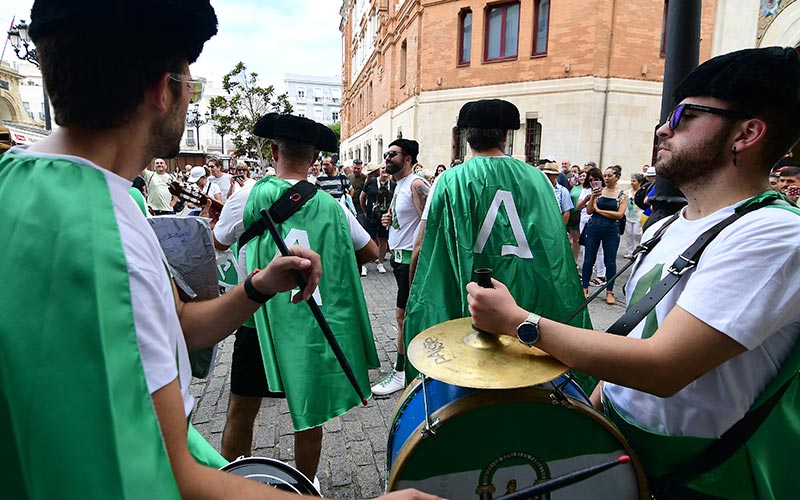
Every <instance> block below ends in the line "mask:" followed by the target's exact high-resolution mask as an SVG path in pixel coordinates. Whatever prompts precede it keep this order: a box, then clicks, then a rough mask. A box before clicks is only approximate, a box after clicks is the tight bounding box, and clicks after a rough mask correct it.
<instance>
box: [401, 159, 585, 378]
mask: <svg viewBox="0 0 800 500" xmlns="http://www.w3.org/2000/svg"><path fill="white" fill-rule="evenodd" d="M486 267H488V268H491V269H492V270H493V272H494V274H493V275H494V277H495V278H496V279H498V280H499V281H502V282H503V283H504V284H505V285H506V286H507V287H508V289H509V291H510V292H511V294H512V295H513V296H514V298H515V299H516V301H517V303H518V304H519V305H520V306H521V307H523V308H525V309H527V310H529V311H533V312H536V313H537V314H541V315H542V316H544V317H547V318H550V319H554V320H561V319H563V318H564V317H565V316H567V315H568V314H569V313H570V312H572V311H573V310H574V309H576V308H577V307H578V306H579V305H580V304H581V303H582V302H583V294H582V292H581V288H580V282H579V279H578V274H577V271H576V267H575V261H574V260H573V258H572V252H571V250H570V247H569V242H568V241H567V232H566V229H565V227H564V223H563V220H562V218H561V214H560V212H559V208H558V203H557V201H556V199H555V194H554V192H553V186H552V184H550V182H549V181H548V180H547V178H546V177H545V176H544V174H542V173H541V172H539V171H537V170H536V169H534V168H533V167H531V166H530V165H528V164H526V163H523V162H521V161H519V160H515V159H513V158H510V157H475V158H472V159H471V160H469V161H467V162H465V163H464V164H462V165H459V166H458V167H455V168H452V169H449V170H447V171H445V172H444V173H443V174H442V175H441V176H439V178H438V179H437V181H436V186H435V188H434V192H433V197H432V199H431V200H430V209H429V212H428V218H427V221H426V227H425V237H424V240H423V243H422V249H421V252H420V256H419V261H418V263H417V269H416V274H415V275H414V282H413V284H412V286H411V293H410V297H409V300H408V307H407V309H406V320H405V333H404V337H405V339H404V340H405V343H406V346H408V344H409V343H410V342H411V339H413V338H414V337H415V336H416V335H417V334H418V333H419V332H421V331H423V330H425V329H426V328H428V327H431V326H433V325H437V324H439V323H442V322H444V321H447V320H450V319H455V318H463V317H467V316H469V310H468V308H467V292H466V290H465V288H464V287H465V286H466V284H467V283H469V282H470V281H473V280H474V277H473V274H472V273H473V271H474V270H476V269H480V268H486ZM571 324H572V325H575V326H580V327H585V328H591V322H590V320H589V314H588V311H586V310H584V311H583V312H582V313H581V314H579V315H578V316H577V317H576V318H575V319H574V320H573V321H572V322H571ZM465 333H467V332H465ZM416 375H417V371H416V370H415V369H414V367H413V366H411V364H410V363H406V381H410V380H411V379H412V378H413V377H415V376H416Z"/></svg>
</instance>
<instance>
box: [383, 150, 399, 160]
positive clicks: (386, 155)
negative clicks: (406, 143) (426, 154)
mask: <svg viewBox="0 0 800 500" xmlns="http://www.w3.org/2000/svg"><path fill="white" fill-rule="evenodd" d="M399 154H402V153H401V152H400V151H395V150H394V149H392V150H389V151H387V152H385V153H383V159H384V160H388V159H389V158H394V157H395V156H397V155H399Z"/></svg>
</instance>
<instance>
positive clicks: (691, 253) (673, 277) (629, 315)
mask: <svg viewBox="0 0 800 500" xmlns="http://www.w3.org/2000/svg"><path fill="white" fill-rule="evenodd" d="M785 203H786V202H784V201H783V200H780V199H777V198H772V197H770V198H766V199H764V200H762V201H760V202H757V203H752V204H750V205H748V206H746V207H744V208H742V209H740V210H737V211H736V212H734V213H733V215H731V216H730V217H728V218H726V219H725V220H723V221H721V222H719V223H717V224H715V225H714V226H713V227H711V228H710V229H708V230H707V231H706V232H704V233H703V234H701V235H700V237H699V238H697V239H696V240H695V241H694V243H692V245H691V246H690V247H689V248H687V249H686V250H684V252H683V253H682V254H680V256H679V257H678V258H677V259H675V262H673V263H672V265H671V266H670V267H669V269H668V270H667V271H668V273H667V275H666V276H664V278H663V279H662V280H661V281H659V282H658V284H657V285H656V286H654V287H653V288H652V289H651V290H650V292H649V293H648V294H647V295H645V296H644V297H642V298H641V300H639V301H638V302H636V303H635V304H633V305H632V306H631V307H629V308H628V310H627V311H626V312H625V314H623V315H622V317H620V318H619V319H618V320H617V321H616V322H614V324H613V325H611V326H610V327H608V329H607V330H606V332H608V333H613V334H615V335H628V334H629V333H630V332H631V330H633V328H634V327H635V326H636V325H638V324H639V323H641V322H642V320H643V319H645V318H646V317H647V315H648V314H650V311H652V310H653V309H654V308H655V307H656V304H658V303H659V302H660V301H661V299H663V298H664V296H665V295H667V293H669V291H670V290H672V288H673V287H674V286H675V285H676V284H677V283H678V281H680V279H681V278H682V277H683V275H684V274H685V273H686V272H687V271H689V270H691V269H693V268H694V267H695V266H696V265H697V261H698V260H700V255H701V254H702V253H703V251H704V250H705V249H706V247H708V245H709V244H710V243H711V242H712V241H713V240H714V238H716V237H717V235H719V233H720V232H722V230H723V229H725V228H726V227H728V226H730V225H731V224H733V223H734V222H736V221H737V220H739V219H740V218H741V217H742V216H744V215H746V214H748V213H750V212H752V211H754V210H758V209H759V208H762V207H765V206H767V205H779V204H785ZM676 216H677V214H676V215H673V217H672V219H670V220H669V221H667V222H666V223H665V224H664V226H662V227H661V228H660V229H659V231H658V233H656V236H658V237H659V239H660V237H661V234H659V233H662V234H663V231H661V229H664V227H665V226H667V225H669V224H671V223H672V222H673V221H674V220H675V218H676ZM653 239H655V237H654V238H653ZM651 241H652V240H650V241H648V242H647V243H645V244H644V245H649V244H650V242H651ZM656 243H658V242H656ZM640 246H643V245H640ZM650 249H652V245H651V246H650V247H649V248H648V249H647V251H649V250H650ZM637 250H638V248H637ZM645 253H646V252H645Z"/></svg>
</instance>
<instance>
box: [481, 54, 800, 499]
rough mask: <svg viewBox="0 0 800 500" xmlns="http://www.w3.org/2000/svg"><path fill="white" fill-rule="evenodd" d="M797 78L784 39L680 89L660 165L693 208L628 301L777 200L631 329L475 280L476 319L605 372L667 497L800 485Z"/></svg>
mask: <svg viewBox="0 0 800 500" xmlns="http://www.w3.org/2000/svg"><path fill="white" fill-rule="evenodd" d="M798 88H800V58H798V54H797V52H796V51H795V50H794V49H791V48H785V49H784V48H779V47H771V48H764V49H747V50H742V51H738V52H734V53H731V54H726V55H722V56H719V57H716V58H714V59H711V60H709V61H707V62H705V63H704V64H702V65H701V66H699V67H698V68H697V69H695V70H694V71H693V72H692V73H690V74H689V76H687V77H686V79H685V80H684V81H683V82H682V83H681V84H680V85H679V86H678V88H677V89H676V90H675V92H674V94H673V98H674V101H675V103H676V104H677V105H676V107H675V109H674V110H673V111H672V113H671V114H670V116H669V119H668V121H667V122H666V123H664V124H663V125H662V126H661V127H660V128H659V129H658V130H657V134H658V136H659V138H660V139H661V144H660V146H659V150H658V161H657V163H656V171H657V172H658V174H659V175H660V176H662V177H664V178H666V179H668V180H670V181H672V182H673V183H674V184H675V185H676V186H678V187H679V188H680V189H681V191H682V192H684V193H685V194H686V198H687V199H688V205H687V206H686V207H685V208H684V209H683V210H682V211H681V212H680V214H679V215H678V217H677V218H676V219H675V220H674V221H672V222H671V223H670V224H669V225H668V226H667V227H666V230H665V231H664V232H663V238H662V240H661V242H660V243H658V244H657V245H656V246H655V247H654V248H653V249H652V250H651V251H650V252H648V253H646V254H645V255H644V257H643V258H642V257H640V258H639V261H638V262H637V263H636V265H635V267H634V270H633V272H632V274H631V278H630V280H629V281H628V284H627V286H626V289H625V292H626V295H627V297H628V302H629V304H631V305H630V306H629V309H632V310H635V309H637V308H638V307H647V305H646V304H642V303H638V304H635V303H637V302H638V301H639V299H640V298H641V297H642V296H644V295H646V294H647V293H648V292H649V291H650V290H651V289H652V288H654V287H655V285H656V284H657V283H659V281H660V280H662V278H663V277H665V276H667V275H669V274H670V273H671V272H675V273H677V271H675V270H674V269H673V268H671V263H673V262H674V261H676V259H677V257H678V256H679V255H680V254H681V253H682V252H684V251H685V250H686V249H687V248H688V247H689V246H690V245H691V244H692V243H693V242H694V241H695V240H697V238H698V237H699V236H700V235H701V234H703V233H704V232H705V231H707V230H709V229H710V228H712V227H714V226H715V225H717V224H718V223H719V222H721V221H723V220H726V219H728V218H729V217H730V216H731V215H733V214H734V212H735V211H736V210H741V208H742V207H744V206H746V205H749V204H755V203H758V202H761V201H763V202H767V201H771V202H773V203H776V204H771V205H769V204H768V205H767V206H764V207H762V208H757V209H755V210H753V211H751V212H748V213H746V214H745V215H743V216H742V217H741V218H739V219H737V220H736V221H735V222H733V223H732V224H730V225H729V226H727V227H726V228H725V229H723V230H722V231H721V232H720V233H719V234H718V236H717V237H716V238H714V239H713V240H712V241H711V242H710V243H708V245H707V247H706V248H705V250H704V252H703V253H702V257H700V258H699V260H698V262H689V263H688V269H687V270H686V271H685V273H684V274H685V275H684V276H683V277H682V279H680V280H679V281H678V282H677V284H676V285H675V287H674V288H672V289H671V291H669V292H668V293H667V294H666V296H664V298H663V299H661V300H660V301H659V302H658V303H657V305H656V306H655V308H654V309H653V310H652V311H651V312H650V313H649V314H648V316H647V318H646V319H644V320H642V321H641V323H640V324H638V325H636V326H635V327H633V330H632V331H631V333H629V334H628V336H627V337H623V336H618V335H611V334H604V333H601V332H594V331H589V330H582V329H578V328H573V327H570V326H566V325H563V324H560V323H558V322H556V321H553V319H557V318H542V317H540V316H538V315H537V314H535V312H536V311H526V310H523V309H522V308H520V307H519V306H517V305H516V304H515V302H514V299H513V298H512V297H511V295H510V294H509V292H508V290H507V288H506V287H505V286H504V285H503V284H502V283H500V282H499V281H496V280H495V281H494V283H493V284H494V288H493V289H490V288H481V287H479V286H478V285H477V284H475V283H470V284H469V285H467V290H468V291H469V294H470V297H469V303H470V312H471V314H472V317H473V321H474V323H475V325H476V326H478V327H479V328H482V329H486V330H489V331H493V332H495V333H498V334H506V335H511V336H516V337H518V338H519V339H520V341H523V342H524V343H525V344H526V345H535V346H536V347H539V348H541V349H543V350H544V351H546V352H548V353H550V354H552V355H553V356H554V357H556V358H557V359H559V360H560V361H562V362H563V363H565V364H566V365H568V366H570V367H573V368H576V369H578V370H580V371H583V372H585V373H588V374H590V375H593V376H596V377H598V378H601V379H602V380H605V381H606V382H605V383H604V385H602V386H600V387H598V389H596V390H595V393H594V394H593V397H592V401H593V403H594V404H595V405H596V406H598V407H600V406H603V407H604V409H605V411H606V413H607V415H608V416H609V417H610V418H611V420H612V421H613V422H614V423H615V424H616V425H617V426H618V427H619V428H620V430H621V431H622V433H623V434H624V435H625V436H626V438H627V439H628V441H629V442H630V444H631V446H632V447H633V448H634V450H635V451H636V453H637V455H638V457H639V459H640V460H641V461H642V463H643V465H644V467H645V469H646V470H647V472H648V475H649V478H650V482H651V489H652V491H653V492H654V493H655V497H656V498H700V499H704V498H718V497H723V498H792V497H794V496H795V495H796V494H797V491H800V477H798V475H797V473H796V471H795V470H794V466H793V465H791V464H793V462H794V456H795V455H796V453H797V450H798V449H800V425H798V411H797V409H798V406H797V402H798V401H800V376H799V375H798V371H799V369H800V287H799V286H798V283H800V251H798V248H800V231H798V227H800V211H798V209H797V207H795V206H794V205H790V204H788V203H786V202H785V199H783V197H782V196H780V195H779V194H777V193H774V192H772V191H771V190H770V189H769V185H768V184H767V174H768V173H769V170H770V167H771V166H772V165H773V164H774V163H775V162H776V161H778V160H779V159H780V158H781V156H783V154H784V153H785V152H786V151H787V150H789V149H791V148H792V146H793V145H794V144H796V143H797V141H798V139H800V122H799V121H798V120H797V117H798V116H800V92H798V90H797V89H798ZM668 222H670V221H669V220H666V219H665V220H662V221H660V222H658V223H656V224H654V225H653V227H651V228H649V229H648V230H647V231H646V232H645V234H644V236H643V238H642V239H643V241H646V240H648V239H649V238H651V237H653V235H654V234H655V232H656V231H658V230H659V229H660V228H661V227H662V226H664V225H665V224H667V223H668ZM756 408H759V409H761V410H762V411H764V414H763V415H761V414H760V412H759V413H754V410H755V409H756ZM745 417H746V420H745V422H747V423H746V424H737V422H741V421H742V419H744V418H745ZM734 425H737V428H738V429H742V428H744V429H747V430H746V431H743V433H742V436H743V437H741V438H735V437H731V434H728V435H726V436H724V437H722V436H723V435H724V434H725V433H726V432H727V431H729V429H731V428H732V427H733V426H734ZM743 442H746V444H743ZM715 443H723V444H715ZM710 446H714V447H715V448H711V450H715V451H713V452H709V455H706V456H703V457H698V456H699V455H700V452H701V450H704V449H707V448H708V447H710ZM724 446H727V447H729V448H730V449H729V450H725V449H723V448H724ZM717 447H721V448H717ZM720 464H721V465H720ZM687 467H689V468H688V469H687Z"/></svg>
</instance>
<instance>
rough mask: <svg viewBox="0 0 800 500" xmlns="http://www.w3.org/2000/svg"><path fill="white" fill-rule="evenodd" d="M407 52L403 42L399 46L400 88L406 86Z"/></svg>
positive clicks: (406, 45)
mask: <svg viewBox="0 0 800 500" xmlns="http://www.w3.org/2000/svg"><path fill="white" fill-rule="evenodd" d="M407 52H408V44H407V43H406V41H405V40H403V43H401V44H400V86H401V87H402V86H403V85H405V84H406V55H407Z"/></svg>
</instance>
